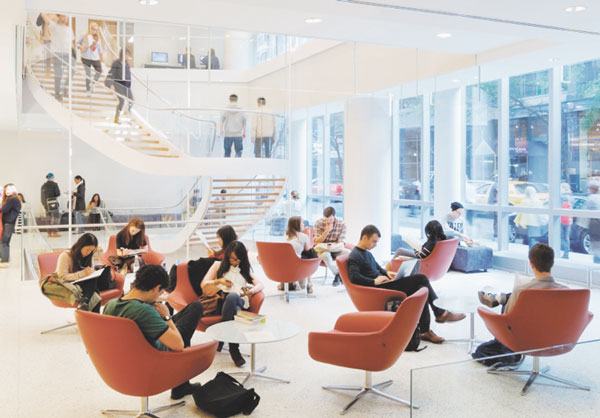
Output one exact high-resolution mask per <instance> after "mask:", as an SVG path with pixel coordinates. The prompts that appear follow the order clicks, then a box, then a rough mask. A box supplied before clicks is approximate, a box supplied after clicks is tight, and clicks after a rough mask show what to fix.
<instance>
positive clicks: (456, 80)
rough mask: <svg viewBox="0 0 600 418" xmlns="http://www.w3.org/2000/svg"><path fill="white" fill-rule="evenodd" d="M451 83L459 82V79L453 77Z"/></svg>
mask: <svg viewBox="0 0 600 418" xmlns="http://www.w3.org/2000/svg"><path fill="white" fill-rule="evenodd" d="M452 82H453V83H460V80H459V79H457V78H455V79H454V80H452Z"/></svg>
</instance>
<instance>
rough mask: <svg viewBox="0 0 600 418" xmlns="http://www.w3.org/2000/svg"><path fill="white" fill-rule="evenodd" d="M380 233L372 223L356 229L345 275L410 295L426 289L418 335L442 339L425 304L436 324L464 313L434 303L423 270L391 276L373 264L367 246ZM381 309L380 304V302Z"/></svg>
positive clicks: (372, 245)
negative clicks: (420, 272) (357, 238)
mask: <svg viewBox="0 0 600 418" xmlns="http://www.w3.org/2000/svg"><path fill="white" fill-rule="evenodd" d="M380 238H381V233H380V232H379V229H377V227H376V226H375V225H367V226H365V227H364V228H363V229H362V231H361V233H360V241H359V242H358V244H357V245H356V247H354V249H353V250H352V251H351V252H350V255H349V256H348V275H349V276H350V281H351V282H352V283H354V284H356V285H359V286H369V287H380V288H383V289H392V290H399V291H402V292H404V293H406V294H407V295H408V296H410V295H412V294H413V293H415V292H416V291H418V290H419V289H421V288H422V287H426V288H427V289H428V290H429V295H428V297H427V304H425V306H424V307H423V312H422V313H421V317H420V318H419V329H420V332H421V339H422V340H425V341H430V342H432V343H435V344H441V343H442V342H444V338H442V337H440V336H438V335H437V334H436V333H434V332H433V330H431V328H430V323H431V318H430V314H429V308H430V307H431V310H432V311H433V313H434V315H435V322H438V323H440V324H442V323H445V322H455V321H460V320H462V319H464V318H465V314H457V313H453V312H450V311H448V310H446V309H442V308H439V307H437V306H435V305H434V303H433V302H434V301H435V300H436V299H437V295H436V293H435V290H433V287H432V286H431V283H429V279H427V277H426V276H425V275H424V274H411V275H410V276H406V277H402V278H400V279H398V280H395V278H396V273H394V272H393V271H386V270H385V269H383V268H382V267H380V266H379V264H377V262H376V261H375V258H374V257H373V255H372V254H371V252H370V250H372V249H373V248H375V247H376V246H377V243H378V242H379V239H380ZM381 309H382V310H383V309H384V307H383V306H382V307H381Z"/></svg>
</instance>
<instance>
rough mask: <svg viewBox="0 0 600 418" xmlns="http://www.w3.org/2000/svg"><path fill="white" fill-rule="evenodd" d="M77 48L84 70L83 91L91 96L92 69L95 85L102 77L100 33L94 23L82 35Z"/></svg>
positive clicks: (102, 52)
mask: <svg viewBox="0 0 600 418" xmlns="http://www.w3.org/2000/svg"><path fill="white" fill-rule="evenodd" d="M77 46H78V47H79V50H80V51H81V63H82V64H83V68H84V69H85V89H86V91H87V93H88V94H91V93H92V91H93V90H94V84H92V82H91V76H92V67H94V71H95V74H94V83H95V82H97V81H98V79H99V78H100V76H101V75H102V64H101V62H102V56H103V54H104V51H103V50H102V45H101V44H100V33H99V29H98V24H97V23H96V22H92V23H91V24H90V31H89V32H88V33H86V34H85V35H83V37H82V38H81V39H80V40H79V42H78V43H77Z"/></svg>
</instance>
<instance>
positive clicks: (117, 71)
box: [104, 49, 133, 123]
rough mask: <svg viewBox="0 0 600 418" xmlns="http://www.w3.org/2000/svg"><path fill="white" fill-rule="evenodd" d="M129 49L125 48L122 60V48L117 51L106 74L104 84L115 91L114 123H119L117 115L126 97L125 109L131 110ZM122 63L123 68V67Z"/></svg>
mask: <svg viewBox="0 0 600 418" xmlns="http://www.w3.org/2000/svg"><path fill="white" fill-rule="evenodd" d="M130 62H131V51H130V50H129V49H126V50H125V60H123V49H121V50H120V51H119V57H118V58H117V59H116V60H114V61H113V63H112V65H111V67H110V70H109V71H108V74H107V75H106V81H105V83H104V84H105V85H106V86H109V87H110V88H111V89H112V90H113V91H114V92H115V93H117V99H118V100H119V104H117V111H116V113H115V121H114V122H115V123H119V115H120V114H121V110H122V109H123V104H124V103H125V99H127V102H128V106H127V111H128V112H129V111H131V107H132V106H133V93H132V92H131V67H130ZM123 63H124V65H125V69H123Z"/></svg>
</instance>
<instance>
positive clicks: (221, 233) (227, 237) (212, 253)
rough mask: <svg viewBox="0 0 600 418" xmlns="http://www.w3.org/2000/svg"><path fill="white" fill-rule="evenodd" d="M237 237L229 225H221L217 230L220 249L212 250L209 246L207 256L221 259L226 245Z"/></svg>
mask: <svg viewBox="0 0 600 418" xmlns="http://www.w3.org/2000/svg"><path fill="white" fill-rule="evenodd" d="M237 239H238V237H237V234H236V233H235V229H233V227H232V226H231V225H223V226H222V227H220V228H219V229H218V230H217V242H218V243H219V247H220V249H218V250H213V249H212V248H209V249H208V256H209V257H212V258H216V259H219V260H222V259H223V255H224V254H225V249H226V248H227V246H228V245H229V244H231V243H232V242H233V241H237Z"/></svg>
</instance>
